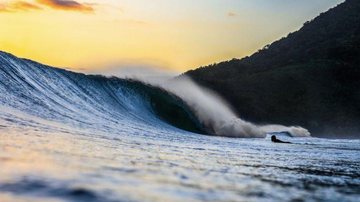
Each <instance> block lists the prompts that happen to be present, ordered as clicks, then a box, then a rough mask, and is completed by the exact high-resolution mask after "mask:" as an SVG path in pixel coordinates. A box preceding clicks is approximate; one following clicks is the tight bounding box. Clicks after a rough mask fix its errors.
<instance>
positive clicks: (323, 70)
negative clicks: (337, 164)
mask: <svg viewBox="0 0 360 202" xmlns="http://www.w3.org/2000/svg"><path fill="white" fill-rule="evenodd" d="M185 74H186V75H188V76H190V77H192V78H193V79H194V80H195V81H196V82H197V83H199V84H200V85H203V86H206V87H208V88H210V89H213V90H215V91H216V92H218V93H219V94H221V95H222V96H223V97H224V98H225V99H227V100H228V101H229V103H230V104H232V105H233V107H234V108H235V110H236V111H237V113H238V114H239V115H240V116H241V117H242V118H245V119H248V120H251V121H254V122H257V123H268V122H271V123H279V124H285V125H301V126H303V127H306V128H308V129H309V130H310V131H311V132H312V133H313V134H314V135H315V136H328V137H330V136H337V137H351V136H352V137H358V138H359V137H360V0H347V1H346V2H345V3H342V4H340V5H338V6H337V7H335V8H333V9H331V10H329V11H327V12H326V13H322V14H321V15H320V16H318V17H317V18H315V19H314V20H312V21H310V22H306V23H305V24H304V26H303V27H302V28H301V29H300V30H299V31H297V32H294V33H291V34H289V35H288V36H287V37H286V38H282V39H280V40H279V41H276V42H274V43H272V44H271V45H267V46H265V47H264V48H263V49H262V50H260V51H258V52H257V53H255V54H253V55H252V56H250V57H246V58H243V59H241V60H238V59H233V60H231V61H227V62H222V63H219V64H215V65H211V66H208V67H201V68H199V69H196V70H192V71H189V72H187V73H185Z"/></svg>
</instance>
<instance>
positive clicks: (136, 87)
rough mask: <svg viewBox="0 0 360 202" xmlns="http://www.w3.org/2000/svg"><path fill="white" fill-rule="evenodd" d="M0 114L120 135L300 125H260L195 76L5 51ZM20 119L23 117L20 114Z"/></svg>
mask: <svg viewBox="0 0 360 202" xmlns="http://www.w3.org/2000/svg"><path fill="white" fill-rule="evenodd" d="M0 66H1V68H0V94H1V97H0V105H1V108H0V113H2V114H3V116H5V117H7V120H8V121H11V117H17V121H16V122H17V123H21V120H27V122H26V124H28V125H32V124H33V125H34V124H35V125H37V126H39V125H40V126H42V127H44V128H46V127H47V126H51V127H55V128H58V129H64V128H71V130H79V131H82V130H87V131H98V132H105V133H111V134H116V133H119V132H128V131H139V130H141V131H159V130H160V131H166V132H179V131H189V132H192V133H200V134H209V135H218V136H228V137H265V136H266V133H267V132H277V131H278V132H280V131H289V132H290V133H291V134H292V135H294V136H308V135H309V133H308V131H307V130H305V129H302V128H300V127H292V128H289V127H285V126H257V125H254V124H252V123H249V122H246V121H244V120H241V119H239V118H237V116H236V115H235V114H234V113H233V112H232V111H231V110H230V108H229V107H228V106H227V105H226V104H225V102H224V101H222V100H221V99H220V98H219V97H217V96H216V95H215V94H213V93H211V92H208V91H206V90H204V89H201V88H200V87H198V86H196V85H195V84H193V83H192V82H191V81H189V80H186V79H185V80H184V79H183V80H173V81H171V82H167V83H166V84H146V83H144V82H140V81H136V80H131V79H119V78H106V77H102V76H92V75H85V74H80V73H74V72H70V71H66V70H63V69H58V68H53V67H49V66H45V65H42V64H39V63H36V62H33V61H30V60H26V59H19V58H17V57H15V56H13V55H11V54H7V53H2V52H1V53H0ZM19 117H20V118H19Z"/></svg>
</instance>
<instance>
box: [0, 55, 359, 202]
mask: <svg viewBox="0 0 360 202" xmlns="http://www.w3.org/2000/svg"><path fill="white" fill-rule="evenodd" d="M154 85H155V84H154ZM156 85H157V86H158V87H154V86H153V85H148V84H144V83H142V82H138V81H133V80H125V79H116V78H112V79H111V78H110V79H109V78H104V77H99V76H87V75H84V74H78V73H72V72H69V71H66V70H62V69H57V68H52V67H48V66H44V65H41V64H38V63H36V62H33V61H29V60H25V59H19V58H16V57H14V56H12V55H10V54H6V53H2V52H0V166H1V169H0V201H288V200H302V199H303V200H310V201H311V200H313V201H321V200H324V201H357V200H358V198H359V196H360V190H359V187H360V180H359V179H360V166H359V163H358V162H359V161H360V141H358V140H326V139H318V138H310V137H302V138H300V137H297V136H307V135H308V134H307V131H306V130H305V129H302V128H299V127H285V126H276V125H268V126H256V125H254V124H252V123H249V122H246V121H244V120H241V119H239V118H237V117H236V116H235V115H234V114H233V113H232V112H231V110H229V108H228V107H227V106H226V105H225V104H224V103H223V102H222V101H221V99H220V98H217V97H216V95H213V94H212V93H211V92H207V91H204V90H203V89H200V88H198V87H196V86H194V85H193V84H191V82H187V81H186V82H185V83H184V82H183V81H175V82H173V83H171V85H170V84H168V85H164V84H156ZM190 87H191V89H192V90H191V91H189V90H188V89H189V88H190ZM209 98H211V99H209ZM219 103H220V104H219ZM207 108H209V109H211V110H206V109H207ZM283 130H285V131H289V132H290V133H291V134H292V135H293V136H296V137H292V138H291V137H282V138H283V139H284V140H288V141H291V142H294V144H292V145H287V144H283V145H282V144H280V145H278V144H273V143H271V142H270V141H269V137H266V138H252V137H265V133H266V132H276V131H283ZM209 134H210V135H217V136H216V137H214V136H207V135H209ZM218 136H231V137H248V138H240V139H239V138H226V137H218Z"/></svg>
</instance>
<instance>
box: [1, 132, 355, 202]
mask: <svg viewBox="0 0 360 202" xmlns="http://www.w3.org/2000/svg"><path fill="white" fill-rule="evenodd" d="M0 134H1V135H0V137H1V141H0V165H1V169H0V182H1V183H0V201H39V200H40V201H289V200H299V201H301V200H306V201H319V200H321V201H358V200H359V197H360V164H359V162H360V141H358V140H357V141H354V140H325V139H317V138H291V141H292V142H294V143H296V144H291V145H290V144H274V143H271V142H270V140H269V139H231V138H222V137H207V136H200V135H193V134H186V133H184V134H181V133H174V134H161V133H160V134H151V133H150V132H148V131H142V132H138V133H137V134H136V135H131V134H121V136H119V137H109V136H107V135H106V134H91V133H90V134H69V133H51V132H39V131H34V130H26V129H25V130H24V129H18V130H16V129H13V128H7V127H5V128H2V129H1V130H0ZM159 135H162V136H159Z"/></svg>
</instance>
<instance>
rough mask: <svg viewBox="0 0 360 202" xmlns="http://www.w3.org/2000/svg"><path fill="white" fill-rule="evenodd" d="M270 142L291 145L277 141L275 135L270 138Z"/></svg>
mask: <svg viewBox="0 0 360 202" xmlns="http://www.w3.org/2000/svg"><path fill="white" fill-rule="evenodd" d="M271 142H274V143H285V144H291V142H284V141H281V140H279V139H277V138H276V136H275V135H273V136H271Z"/></svg>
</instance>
